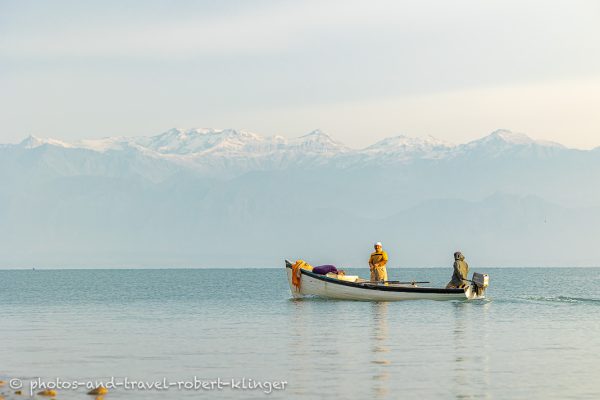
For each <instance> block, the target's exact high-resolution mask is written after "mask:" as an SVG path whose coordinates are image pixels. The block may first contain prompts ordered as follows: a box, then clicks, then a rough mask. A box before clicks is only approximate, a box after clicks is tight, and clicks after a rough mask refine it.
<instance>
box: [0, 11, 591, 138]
mask: <svg viewBox="0 0 600 400" xmlns="http://www.w3.org/2000/svg"><path fill="white" fill-rule="evenodd" d="M599 22H600V2H599V1H595V0H590V1H577V0H568V1H524V0H518V1H512V0H502V1H490V0H486V1H481V0H473V1H461V0H453V1H447V0H442V1H428V0H416V1H398V0H394V1H353V0H343V1H221V0H219V1H123V0H119V1H107V0H104V1H96V2H92V1H46V2H41V1H23V0H15V1H5V0H0V142H2V143H6V142H17V141H20V140H21V139H22V138H23V137H25V136H26V135H29V134H35V135H38V136H43V137H56V138H63V139H75V138H86V137H101V136H112V135H128V136H136V135H148V134H157V133H160V132H162V131H165V130H167V129H169V128H172V127H214V128H227V127H231V128H238V129H248V130H251V131H255V132H259V133H262V134H267V135H271V134H282V135H284V136H298V135H301V134H303V133H306V132H308V131H310V130H313V129H316V128H320V129H322V130H324V131H326V132H329V133H330V134H331V135H332V136H334V137H335V138H337V139H339V140H341V141H342V142H345V143H346V144H348V145H351V146H354V147H360V146H364V145H366V144H369V143H372V142H374V141H376V140H378V139H381V138H383V137H387V136H393V135H398V134H408V135H411V136H423V135H428V134H431V135H434V136H437V137H439V138H441V139H445V140H448V141H452V142H464V141H468V140H471V139H475V138H478V137H481V136H483V135H485V134H487V133H489V132H490V131H492V130H494V129H496V128H506V129H511V130H514V131H520V132H525V133H527V134H529V135H530V136H532V137H534V138H540V139H542V138H543V139H550V140H554V141H558V142H561V143H563V144H566V145H568V146H571V147H581V148H591V147H596V146H600V23H599Z"/></svg>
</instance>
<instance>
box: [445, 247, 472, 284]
mask: <svg viewBox="0 0 600 400" xmlns="http://www.w3.org/2000/svg"><path fill="white" fill-rule="evenodd" d="M467 275H469V264H467V262H466V261H465V256H463V255H462V253H461V252H460V251H457V252H456V253H454V273H453V274H452V279H451V280H450V282H448V284H447V285H446V288H447V289H452V288H464V287H466V286H467V285H468V282H467V281H466V279H467Z"/></svg>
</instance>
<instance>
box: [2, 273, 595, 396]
mask: <svg viewBox="0 0 600 400" xmlns="http://www.w3.org/2000/svg"><path fill="white" fill-rule="evenodd" d="M357 272H360V273H361V274H362V275H364V276H366V275H367V273H366V272H367V271H366V270H360V271H359V270H357ZM481 272H487V273H489V274H490V277H491V287H490V289H489V291H488V297H489V298H488V299H487V300H485V301H474V302H459V301H449V302H434V301H409V302H397V303H370V302H351V301H332V300H329V301H327V300H315V299H312V300H296V301H294V300H291V299H290V293H289V288H288V286H287V281H286V278H285V271H284V270H283V269H258V270H254V269H238V270H217V269H215V270H55V271H49V270H48V271H44V270H37V271H14V270H12V271H11V270H1V271H0V379H3V380H6V381H8V379H10V378H19V379H22V380H24V384H25V385H26V386H25V388H24V391H28V387H29V386H28V383H27V380H28V379H34V378H37V377H41V379H42V380H43V381H52V380H54V381H56V379H57V378H58V379H60V380H61V382H65V381H78V382H86V381H87V380H99V379H103V380H107V379H110V377H115V379H116V382H118V381H119V380H120V381H122V380H123V379H124V378H125V377H127V378H128V379H130V381H131V380H146V381H151V380H152V379H154V380H157V379H161V380H162V379H163V378H165V379H166V380H167V382H176V381H180V382H184V381H190V380H193V377H194V376H196V377H197V378H198V379H217V378H221V379H223V380H228V381H231V379H232V378H233V379H242V378H247V379H254V380H255V381H261V382H265V381H268V382H272V381H286V382H287V385H286V386H285V390H283V391H281V390H279V391H278V390H274V391H273V392H272V393H271V394H269V395H266V394H265V393H264V392H263V391H262V390H243V389H231V388H223V389H221V390H214V391H211V392H207V391H206V390H204V391H201V392H200V393H201V394H202V395H203V396H204V397H206V398H215V397H216V398H235V399H237V398H272V399H278V398H284V397H286V398H288V397H291V398H298V399H315V398H323V397H331V398H356V399H367V398H373V399H378V398H406V399H412V398H423V399H429V398H442V399H443V398H447V399H452V398H490V399H493V398H495V399H530V398H535V399H541V398H544V399H547V398H554V399H598V398H600V382H599V379H598V377H599V376H600V269H598V268H588V269H554V268H553V269H543V268H535V269H494V268H489V269H487V270H485V271H481ZM450 273H451V271H450V269H449V268H447V269H402V270H401V273H400V274H399V273H398V270H393V271H392V272H391V274H390V275H391V276H390V279H398V278H402V279H416V280H430V281H432V284H435V285H442V284H445V283H446V281H447V280H448V278H449V276H450ZM0 393H3V394H4V396H5V397H7V399H8V398H14V396H12V397H11V395H10V393H11V391H10V390H9V389H8V383H7V385H6V386H4V387H3V388H0ZM83 393H85V390H83V389H79V390H62V391H60V392H59V396H58V398H64V399H69V398H80V399H89V398H90V397H89V396H85V395H84V394H83ZM197 397H200V396H199V392H198V391H193V390H184V389H181V390H179V389H177V388H171V389H169V390H168V391H164V390H150V391H144V390H124V389H122V388H121V389H119V390H116V391H113V392H111V393H110V394H109V395H108V396H106V399H142V398H162V399H180V398H197Z"/></svg>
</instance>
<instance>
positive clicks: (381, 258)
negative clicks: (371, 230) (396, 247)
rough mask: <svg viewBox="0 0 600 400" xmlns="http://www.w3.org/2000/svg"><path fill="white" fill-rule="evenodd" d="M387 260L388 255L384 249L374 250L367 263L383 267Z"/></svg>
mask: <svg viewBox="0 0 600 400" xmlns="http://www.w3.org/2000/svg"><path fill="white" fill-rule="evenodd" d="M387 262H388V255H387V253H386V252H385V251H383V250H381V251H375V252H373V253H371V258H369V265H371V264H379V266H380V267H385V265H386V264H387Z"/></svg>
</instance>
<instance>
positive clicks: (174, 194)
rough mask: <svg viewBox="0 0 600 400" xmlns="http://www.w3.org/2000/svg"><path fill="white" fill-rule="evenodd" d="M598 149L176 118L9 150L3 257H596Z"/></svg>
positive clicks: (579, 261) (74, 261)
mask: <svg viewBox="0 0 600 400" xmlns="http://www.w3.org/2000/svg"><path fill="white" fill-rule="evenodd" d="M599 178H600V149H599V148H596V149H594V150H587V151H586V150H576V149H569V148H567V147H565V146H563V145H560V144H558V143H553V142H548V141H537V140H533V139H531V138H530V137H528V136H527V135H525V134H520V133H513V132H510V131H508V130H497V131H495V132H492V133H491V134H489V135H487V136H485V137H483V138H481V139H478V140H475V141H472V142H469V143H465V144H452V143H448V142H445V141H442V140H439V139H436V138H434V137H426V138H411V137H407V136H397V137H391V138H387V139H384V140H381V141H379V142H377V143H374V144H372V145H370V146H367V147H365V148H363V149H353V148H350V147H348V146H345V145H344V144H342V143H340V142H338V141H336V140H335V139H333V138H332V137H331V136H329V135H327V134H326V133H324V132H321V131H319V130H316V131H313V132H310V133H309V134H307V135H304V136H301V137H299V138H294V139H288V138H285V137H282V136H270V137H267V136H262V135H259V134H256V133H251V132H247V131H242V130H232V129H225V130H218V129H188V130H181V129H171V130H169V131H167V132H164V133H162V134H160V135H156V136H147V137H134V138H131V137H110V138H103V139H93V140H81V141H76V142H66V141H61V140H56V139H41V138H37V137H34V136H30V137H28V138H26V139H25V140H23V141H22V142H21V143H18V144H5V145H0V226H2V227H3V229H2V230H1V231H0V266H2V267H12V266H14V267H28V266H48V267H61V266H64V267H87V266H94V267H103V266H104V267H117V266H167V267H175V266H177V267H188V266H190V267H193V266H198V267H200V266H202V267H211V266H213V267H224V266H230V267H233V266H240V267H244V266H277V265H280V264H281V263H282V260H283V258H289V259H295V258H304V259H306V260H307V261H309V262H312V263H313V264H319V263H336V264H338V265H342V266H344V265H345V266H362V265H363V264H364V262H365V257H367V258H368V254H369V252H370V251H371V244H372V242H374V241H377V240H380V241H383V242H384V245H385V246H386V248H387V249H388V251H389V253H390V256H391V257H393V261H392V264H393V265H395V266H434V265H446V264H448V263H451V254H452V253H453V252H454V251H455V250H457V249H461V250H462V251H463V252H465V254H467V257H468V258H469V256H470V257H471V258H470V259H469V261H470V262H471V263H472V264H473V265H476V266H477V265H480V266H496V265H502V266H532V265H533V266H588V265H600V250H599V249H597V246H595V238H596V237H598V234H600V228H599V227H600V224H599V223H598V222H600V221H599V219H600V212H599V211H600V186H599V185H598V181H599Z"/></svg>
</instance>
